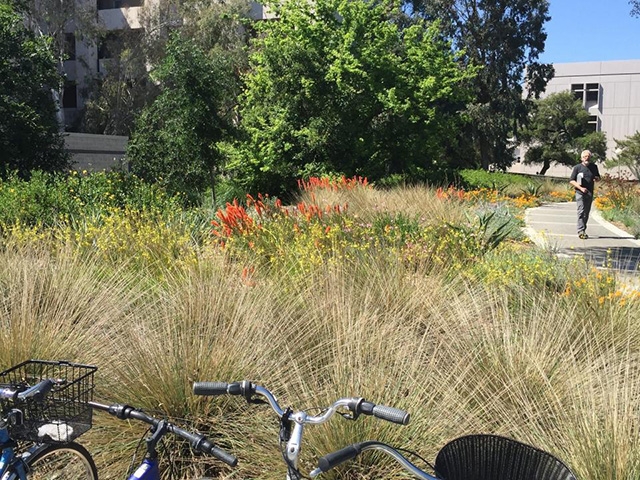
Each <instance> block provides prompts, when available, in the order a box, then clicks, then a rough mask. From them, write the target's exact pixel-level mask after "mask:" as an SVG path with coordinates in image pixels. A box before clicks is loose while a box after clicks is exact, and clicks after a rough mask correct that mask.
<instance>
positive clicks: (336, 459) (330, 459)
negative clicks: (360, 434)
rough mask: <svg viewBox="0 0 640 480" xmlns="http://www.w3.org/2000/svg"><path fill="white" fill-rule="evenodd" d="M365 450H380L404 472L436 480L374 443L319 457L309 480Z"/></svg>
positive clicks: (347, 447) (350, 446)
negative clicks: (400, 466) (401, 467)
mask: <svg viewBox="0 0 640 480" xmlns="http://www.w3.org/2000/svg"><path fill="white" fill-rule="evenodd" d="M366 450H382V451H383V452H385V453H387V454H389V455H391V456H392V457H393V458H394V459H395V460H396V461H397V462H398V463H400V465H402V466H403V467H404V468H405V469H406V470H408V471H409V472H411V473H412V474H413V475H415V476H416V477H418V478H422V479H424V480H438V479H437V477H434V476H431V475H429V474H428V473H427V472H425V471H424V470H422V469H420V468H418V467H416V466H415V465H414V464H413V463H411V462H410V461H409V460H408V459H407V458H406V457H405V456H404V455H402V454H401V453H400V452H399V451H398V450H396V449H395V448H393V447H392V446H390V445H387V444H386V443H382V442H376V441H368V442H359V443H354V444H352V445H349V446H346V447H344V448H341V449H340V450H337V451H335V452H333V453H329V454H328V455H325V456H324V457H321V458H320V459H318V468H316V469H315V470H313V471H312V472H311V473H309V476H310V477H311V478H314V477H317V476H318V475H320V474H321V473H326V472H328V471H329V470H331V469H332V468H334V467H337V466H338V465H340V464H341V463H344V462H346V461H348V460H352V459H354V458H356V457H357V456H358V455H360V454H361V453H362V452H364V451H366Z"/></svg>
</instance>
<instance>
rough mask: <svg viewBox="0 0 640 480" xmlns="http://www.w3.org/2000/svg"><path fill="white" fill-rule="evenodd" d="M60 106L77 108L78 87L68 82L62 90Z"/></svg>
mask: <svg viewBox="0 0 640 480" xmlns="http://www.w3.org/2000/svg"><path fill="white" fill-rule="evenodd" d="M62 108H78V87H77V85H76V84H75V83H68V84H67V85H65V87H64V91H63V92H62Z"/></svg>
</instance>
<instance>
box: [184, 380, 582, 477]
mask: <svg viewBox="0 0 640 480" xmlns="http://www.w3.org/2000/svg"><path fill="white" fill-rule="evenodd" d="M193 392H194V394H196V395H205V396H215V395H224V394H229V395H241V396H243V397H244V398H245V399H246V400H247V401H248V402H249V403H268V404H269V405H270V406H271V408H272V409H273V411H274V412H275V413H276V414H277V415H278V417H279V418H280V422H281V429H280V432H281V433H280V441H281V445H284V448H283V451H282V455H283V459H284V461H285V463H286V464H287V480H298V479H301V478H303V475H302V474H301V472H300V471H299V469H298V460H299V456H300V452H301V447H302V437H303V432H304V426H305V425H307V424H315V425H318V424H321V423H324V422H326V421H327V420H329V419H330V418H331V417H332V416H333V415H334V414H335V413H336V412H337V411H338V410H339V409H341V408H346V409H348V410H349V411H350V413H348V414H342V416H343V417H344V418H347V419H350V420H356V419H357V418H358V417H359V415H361V414H365V415H373V416H375V417H377V418H380V419H383V420H387V421H390V422H393V423H397V424H400V425H407V424H408V423H409V420H410V416H409V414H408V413H407V412H405V411H404V410H400V409H397V408H393V407H387V406H382V405H376V404H374V403H371V402H368V401H366V400H364V399H363V398H342V399H339V400H337V401H335V402H334V403H333V404H332V405H331V406H330V407H327V408H326V409H325V410H324V413H322V414H320V415H318V416H310V415H308V414H307V413H306V412H305V411H298V412H294V411H293V410H292V409H291V408H287V409H283V408H282V407H280V405H279V404H278V402H277V400H276V398H275V396H274V395H273V394H272V393H271V392H270V391H269V390H267V389H266V388H264V387H261V386H259V385H255V384H253V383H251V382H248V381H243V382H235V383H223V382H196V383H194V384H193ZM255 395H260V396H262V397H264V398H265V399H266V402H264V401H262V400H260V399H256V398H254V396H255ZM292 427H293V428H292ZM367 450H380V451H382V452H384V453H386V454H389V455H391V456H392V457H393V458H394V459H395V460H396V461H398V462H399V463H400V465H401V466H402V467H404V468H405V469H406V470H407V471H409V473H411V474H413V475H414V476H415V477H417V478H421V479H424V480H576V477H575V475H574V474H573V473H572V472H571V470H570V469H569V467H568V466H567V465H565V464H564V463H563V462H562V461H560V460H559V459H557V458H556V457H554V456H553V455H551V454H550V453H547V452H545V451H544V450H540V449H538V448H535V447H532V446H530V445H527V444H524V443H521V442H518V441H516V440H513V439H510V438H507V437H503V436H499V435H466V436H463V437H460V438H457V439H455V440H452V441H451V442H449V443H447V444H446V445H445V446H444V447H442V448H441V449H440V451H439V452H438V454H437V456H436V461H435V466H431V465H429V463H428V462H426V461H425V463H426V464H427V465H428V466H429V467H430V468H431V469H432V470H433V471H434V474H433V475H431V474H429V473H427V472H426V471H424V470H423V469H420V468H419V467H417V466H416V465H415V464H414V463H412V462H411V461H410V460H409V459H407V458H406V457H405V456H404V455H403V454H402V453H401V450H402V449H398V448H394V447H392V446H390V445H387V444H385V443H382V442H378V441H367V442H359V443H355V444H353V445H349V446H347V447H345V448H342V449H340V450H338V451H336V452H333V453H330V454H328V455H325V456H323V457H321V458H320V459H319V460H318V467H317V468H316V469H314V470H313V471H311V472H310V473H309V476H310V477H311V478H315V477H317V476H318V475H320V474H322V473H326V472H328V471H329V470H331V469H332V468H335V467H336V466H338V465H340V464H342V463H344V462H346V461H348V460H352V459H354V458H356V457H357V456H358V455H360V454H361V453H363V452H365V451H367ZM402 451H404V452H408V453H411V454H413V455H415V456H416V457H418V458H420V459H422V458H421V457H420V456H419V455H417V454H415V453H414V452H409V451H407V450H402Z"/></svg>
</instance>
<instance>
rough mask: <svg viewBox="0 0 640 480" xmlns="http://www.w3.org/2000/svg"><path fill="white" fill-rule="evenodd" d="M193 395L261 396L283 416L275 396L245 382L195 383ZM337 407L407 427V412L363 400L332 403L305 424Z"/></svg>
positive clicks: (321, 420)
mask: <svg viewBox="0 0 640 480" xmlns="http://www.w3.org/2000/svg"><path fill="white" fill-rule="evenodd" d="M193 393H194V394H195V395H206V396H215V395H225V394H228V395H242V396H243V397H245V398H246V399H247V400H251V398H252V397H253V395H256V394H257V395H261V396H263V397H264V398H266V399H267V401H268V402H269V404H270V405H271V408H273V410H274V411H275V412H276V413H277V414H278V416H280V417H281V416H282V415H284V410H283V409H282V407H280V405H279V404H278V401H277V400H276V398H275V396H274V395H273V394H272V393H271V392H270V391H269V390H267V389H266V388H264V387H261V386H260V385H256V384H254V383H251V382H249V381H247V380H244V381H242V382H233V383H225V382H195V383H194V384H193ZM339 407H346V408H348V409H349V410H350V411H351V412H352V413H353V418H354V419H355V418H357V417H358V415H360V414H364V415H373V416H374V417H376V418H379V419H381V420H386V421H388V422H393V423H397V424H400V425H407V424H408V423H409V420H410V415H409V413H408V412H406V411H404V410H401V409H399V408H394V407H387V406H385V405H376V404H375V403H372V402H368V401H367V400H365V399H364V398H355V397H354V398H341V399H339V400H337V401H335V402H334V403H333V405H332V406H330V407H329V408H327V410H326V411H325V413H324V414H323V415H319V416H308V417H306V419H305V423H312V424H319V423H324V422H326V421H327V420H328V419H329V418H330V417H331V416H332V415H333V414H334V413H335V412H336V410H337V409H338V408H339Z"/></svg>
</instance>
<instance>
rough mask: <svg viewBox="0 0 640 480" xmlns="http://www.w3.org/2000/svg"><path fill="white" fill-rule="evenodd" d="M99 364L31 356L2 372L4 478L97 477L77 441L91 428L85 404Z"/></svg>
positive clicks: (0, 460)
mask: <svg viewBox="0 0 640 480" xmlns="http://www.w3.org/2000/svg"><path fill="white" fill-rule="evenodd" d="M96 370H97V367H94V366H91V365H81V364H76V363H70V362H65V361H49V360H27V361H25V362H22V363H20V364H18V365H16V366H14V367H11V368H10V369H8V370H5V371H3V372H1V373H0V411H1V418H0V449H1V455H0V478H2V480H26V479H34V478H38V479H40V478H43V479H46V478H51V479H53V478H64V479H65V480H96V479H97V478H98V475H97V470H96V465H95V463H94V461H93V458H92V457H91V454H90V453H89V452H88V451H87V450H86V449H85V448H84V447H83V446H82V445H80V444H78V443H76V442H75V441H74V440H75V439H76V438H78V437H79V436H80V435H82V434H83V433H85V432H87V431H88V430H89V429H90V428H91V421H92V414H91V408H89V407H88V406H87V402H88V401H89V400H90V399H91V398H92V395H93V388H94V384H93V375H94V373H95V371H96Z"/></svg>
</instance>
